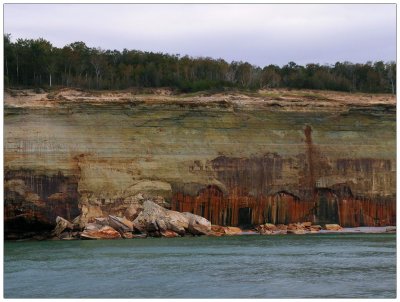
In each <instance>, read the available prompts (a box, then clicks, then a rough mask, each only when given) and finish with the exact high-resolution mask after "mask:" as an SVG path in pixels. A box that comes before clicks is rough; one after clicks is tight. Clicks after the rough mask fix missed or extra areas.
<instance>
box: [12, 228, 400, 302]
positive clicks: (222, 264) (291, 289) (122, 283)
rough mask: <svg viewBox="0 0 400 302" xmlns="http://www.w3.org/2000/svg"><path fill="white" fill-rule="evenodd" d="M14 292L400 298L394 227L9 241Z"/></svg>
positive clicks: (58, 295)
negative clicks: (280, 233) (390, 229)
mask: <svg viewBox="0 0 400 302" xmlns="http://www.w3.org/2000/svg"><path fill="white" fill-rule="evenodd" d="M4 297H5V298H395V297H396V235H395V234H313V235H303V236H301V235H299V236H296V235H283V236H260V235H248V236H232V237H219V238H217V237H195V238H194V237H184V238H171V239H164V238H157V239H156V238H148V239H133V240H114V241H106V240H104V241H83V240H82V241H41V242H32V241H29V242H5V245H4Z"/></svg>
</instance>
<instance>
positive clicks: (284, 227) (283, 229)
mask: <svg viewBox="0 0 400 302" xmlns="http://www.w3.org/2000/svg"><path fill="white" fill-rule="evenodd" d="M276 228H277V229H278V230H282V231H287V229H288V226H287V225H286V224H277V225H276Z"/></svg>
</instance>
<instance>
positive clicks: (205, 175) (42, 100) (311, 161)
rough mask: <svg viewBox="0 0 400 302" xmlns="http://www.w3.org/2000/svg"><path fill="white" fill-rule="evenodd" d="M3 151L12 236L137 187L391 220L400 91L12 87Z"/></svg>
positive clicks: (227, 219)
mask: <svg viewBox="0 0 400 302" xmlns="http://www.w3.org/2000/svg"><path fill="white" fill-rule="evenodd" d="M163 92H165V91H163ZM4 165H5V171H4V172H5V174H4V177H5V179H4V190H5V204H4V207H5V222H6V223H5V232H6V237H7V234H10V238H11V237H12V236H15V234H18V233H21V232H27V231H30V232H32V234H33V233H36V232H41V231H43V230H48V229H50V228H52V227H54V223H55V218H56V217H57V216H61V217H65V218H67V219H69V220H72V219H73V218H75V217H76V216H78V215H81V217H82V219H83V220H84V222H90V221H91V220H93V219H94V218H95V217H100V216H106V215H109V214H111V215H119V216H123V213H125V211H126V210H127V209H128V208H129V207H130V205H132V204H135V202H137V201H136V200H135V198H136V197H135V196H137V195H138V194H139V193H141V194H143V195H148V196H152V197H154V196H159V197H160V198H164V199H165V200H166V204H165V206H166V207H169V208H171V209H173V210H177V211H182V212H192V213H194V214H197V215H200V216H203V217H205V218H207V219H208V220H210V221H211V222H212V223H213V224H219V225H251V224H263V223H265V222H270V223H274V224H279V223H285V224H287V223H294V222H298V221H312V222H313V223H316V224H321V223H339V224H340V225H343V226H362V225H368V226H373V225H394V224H395V222H396V216H395V215H396V210H395V206H396V170H395V169H396V106H395V97H393V96H389V95H366V94H345V93H330V92H313V91H284V90H277V91H259V92H258V93H247V94H243V93H242V94H240V93H220V94H214V95H206V94H193V95H173V94H168V93H167V94H166V93H153V94H144V95H138V94H134V93H132V92H129V91H123V92H101V93H99V92H97V93H89V92H85V91H78V90H67V89H64V90H59V91H55V92H52V93H39V94H35V93H34V92H33V91H7V92H6V93H5V103H4Z"/></svg>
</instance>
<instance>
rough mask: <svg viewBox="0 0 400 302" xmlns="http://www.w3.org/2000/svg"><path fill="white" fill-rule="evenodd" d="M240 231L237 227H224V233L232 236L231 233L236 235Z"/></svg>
mask: <svg viewBox="0 0 400 302" xmlns="http://www.w3.org/2000/svg"><path fill="white" fill-rule="evenodd" d="M240 233H242V230H241V229H240V228H238V227H230V226H229V227H225V234H226V235H229V236H232V235H238V234H240Z"/></svg>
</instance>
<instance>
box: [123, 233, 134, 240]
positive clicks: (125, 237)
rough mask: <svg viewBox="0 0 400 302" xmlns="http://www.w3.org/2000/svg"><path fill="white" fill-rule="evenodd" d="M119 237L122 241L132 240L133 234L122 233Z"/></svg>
mask: <svg viewBox="0 0 400 302" xmlns="http://www.w3.org/2000/svg"><path fill="white" fill-rule="evenodd" d="M121 237H122V238H124V239H132V238H133V234H132V232H126V233H122V234H121Z"/></svg>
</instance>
